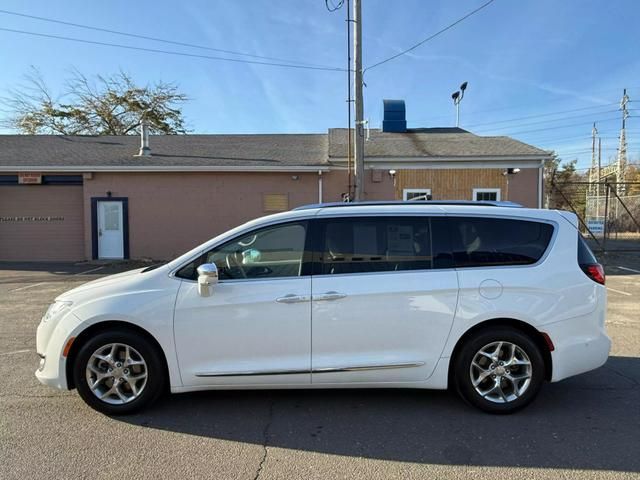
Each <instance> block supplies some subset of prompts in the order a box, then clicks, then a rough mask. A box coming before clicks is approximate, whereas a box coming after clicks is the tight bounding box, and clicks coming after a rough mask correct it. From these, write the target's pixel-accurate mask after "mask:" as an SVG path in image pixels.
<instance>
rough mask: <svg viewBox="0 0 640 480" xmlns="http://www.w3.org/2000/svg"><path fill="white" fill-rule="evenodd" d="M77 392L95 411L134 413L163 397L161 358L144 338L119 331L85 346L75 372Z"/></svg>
mask: <svg viewBox="0 0 640 480" xmlns="http://www.w3.org/2000/svg"><path fill="white" fill-rule="evenodd" d="M73 376H74V382H75V385H76V388H77V390H78V393H79V394H80V396H81V397H82V399H83V400H84V401H85V402H86V403H87V404H88V405H89V406H90V407H92V408H94V409H95V410H98V411H99V412H102V413H106V414H108V415H124V414H129V413H133V412H135V411H138V410H140V409H141V408H143V407H146V406H148V405H150V404H151V403H152V402H154V401H155V400H156V399H157V398H158V396H159V395H160V394H161V393H162V391H163V389H164V384H165V369H164V367H163V362H162V357H161V355H160V353H159V352H158V350H157V347H155V345H153V344H152V343H151V342H150V341H149V340H148V339H146V338H145V337H144V336H141V335H139V334H137V333H134V332H131V331H128V330H125V329H117V330H111V331H106V332H102V333H99V334H98V335H96V336H95V337H93V338H90V339H89V340H88V341H87V342H85V343H84V345H82V347H81V348H80V350H79V351H78V355H77V356H76V361H75V365H74V369H73Z"/></svg>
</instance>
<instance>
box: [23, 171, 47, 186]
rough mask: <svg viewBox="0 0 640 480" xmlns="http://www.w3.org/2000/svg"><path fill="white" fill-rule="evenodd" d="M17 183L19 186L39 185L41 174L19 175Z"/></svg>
mask: <svg viewBox="0 0 640 480" xmlns="http://www.w3.org/2000/svg"><path fill="white" fill-rule="evenodd" d="M18 183H19V184H21V185H40V184H41V183H42V174H41V173H31V172H29V173H19V174H18Z"/></svg>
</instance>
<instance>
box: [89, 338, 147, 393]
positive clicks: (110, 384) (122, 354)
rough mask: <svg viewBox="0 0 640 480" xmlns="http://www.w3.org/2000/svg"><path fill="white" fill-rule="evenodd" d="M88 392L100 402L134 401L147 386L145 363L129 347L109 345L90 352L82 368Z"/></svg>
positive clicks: (133, 349) (118, 344)
mask: <svg viewBox="0 0 640 480" xmlns="http://www.w3.org/2000/svg"><path fill="white" fill-rule="evenodd" d="M85 375H86V379H87V384H88V385H89V388H90V389H91V392H92V393H93V394H94V395H95V396H96V397H97V398H98V399H100V400H101V401H103V402H106V403H109V404H112V405H121V404H124V403H129V402H131V401H133V400H135V399H136V398H138V397H139V396H140V395H141V394H142V392H143V391H144V388H145V386H146V385H147V378H148V369H147V363H146V362H145V360H144V358H143V357H142V355H140V353H139V352H138V351H137V350H136V349H135V348H133V347H131V346H129V345H126V344H123V343H109V344H107V345H104V346H102V347H100V348H98V349H97V350H95V351H94V352H93V354H92V355H91V357H90V358H89V361H88V362H87V367H86V373H85Z"/></svg>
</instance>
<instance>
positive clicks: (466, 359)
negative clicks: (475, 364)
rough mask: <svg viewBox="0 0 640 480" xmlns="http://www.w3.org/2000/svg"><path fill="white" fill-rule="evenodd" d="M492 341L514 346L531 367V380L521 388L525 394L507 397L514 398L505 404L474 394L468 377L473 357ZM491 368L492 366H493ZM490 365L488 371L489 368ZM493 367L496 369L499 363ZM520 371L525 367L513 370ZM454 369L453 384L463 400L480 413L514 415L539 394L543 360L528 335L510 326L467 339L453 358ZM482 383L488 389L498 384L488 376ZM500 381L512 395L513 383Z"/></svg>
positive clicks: (478, 333)
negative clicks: (527, 359)
mask: <svg viewBox="0 0 640 480" xmlns="http://www.w3.org/2000/svg"><path fill="white" fill-rule="evenodd" d="M494 342H509V343H512V344H515V345H516V346H517V347H519V348H520V349H522V351H524V353H525V354H526V355H527V357H528V358H529V362H530V365H531V370H530V375H531V377H530V381H529V384H528V386H527V387H526V389H524V392H522V393H521V395H520V396H519V397H517V398H515V395H508V397H513V399H511V398H509V401H505V402H504V403H496V401H492V400H489V399H487V398H485V397H483V396H482V395H481V394H480V393H479V392H477V391H476V389H475V387H474V386H473V383H472V378H471V371H472V370H471V368H472V367H471V362H472V361H473V359H474V357H475V356H476V354H477V353H478V352H479V351H480V350H481V349H483V348H484V347H486V346H488V345H491V344H493V343H494ZM504 350H507V348H503V351H504ZM507 353H508V352H507ZM479 358H481V357H479ZM491 365H494V364H493V363H492V364H491ZM491 365H490V366H489V368H491ZM495 365H496V367H497V366H498V365H499V363H498V364H495ZM496 367H494V368H496ZM522 368H527V367H525V366H519V367H515V369H514V370H516V371H517V369H522ZM453 369H454V370H453V375H454V377H453V381H454V385H455V387H456V390H457V391H458V393H459V394H460V395H461V396H462V398H463V399H464V400H466V401H467V402H468V403H470V404H471V405H473V406H475V407H477V408H479V409H480V410H483V411H485V412H488V413H495V414H509V413H514V412H517V411H518V410H520V409H522V408H524V407H526V406H527V405H528V404H529V403H531V402H532V401H533V399H534V398H535V397H536V395H537V394H538V392H539V391H540V388H541V387H542V383H543V382H544V378H545V365H544V359H543V357H542V353H541V352H540V349H539V347H538V346H537V345H536V343H535V342H534V341H533V340H532V339H531V338H530V337H529V336H528V335H527V334H525V333H523V332H521V331H519V330H517V329H515V328H510V327H496V328H487V329H486V330H481V331H478V332H477V333H475V334H474V335H473V336H471V337H470V338H468V339H467V340H466V341H465V342H464V344H463V345H462V346H461V348H460V349H459V351H458V353H457V355H456V357H455V358H454V359H453ZM473 371H474V372H479V371H480V370H477V369H474V370H473ZM514 375H515V373H514ZM497 378H498V379H499V378H500V377H499V375H497ZM485 382H487V383H488V388H489V389H490V388H491V386H492V384H491V383H490V382H497V380H493V377H488V378H487V379H486V380H485ZM503 382H505V383H503V385H505V389H507V391H511V392H513V390H514V389H515V388H514V386H513V384H512V383H511V382H509V381H507V380H506V379H505V380H503ZM483 385H484V384H481V385H480V387H482V386H483ZM518 385H524V382H522V383H519V384H518ZM500 391H502V390H500ZM494 395H497V394H494ZM490 396H491V395H489V397H490ZM503 398H504V397H503Z"/></svg>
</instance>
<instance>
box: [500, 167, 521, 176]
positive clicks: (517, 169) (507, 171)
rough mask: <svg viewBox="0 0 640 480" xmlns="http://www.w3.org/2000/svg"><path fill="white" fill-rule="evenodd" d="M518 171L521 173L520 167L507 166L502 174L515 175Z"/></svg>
mask: <svg viewBox="0 0 640 480" xmlns="http://www.w3.org/2000/svg"><path fill="white" fill-rule="evenodd" d="M516 173H520V169H519V168H507V169H506V170H505V171H504V172H502V175H515V174H516Z"/></svg>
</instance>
